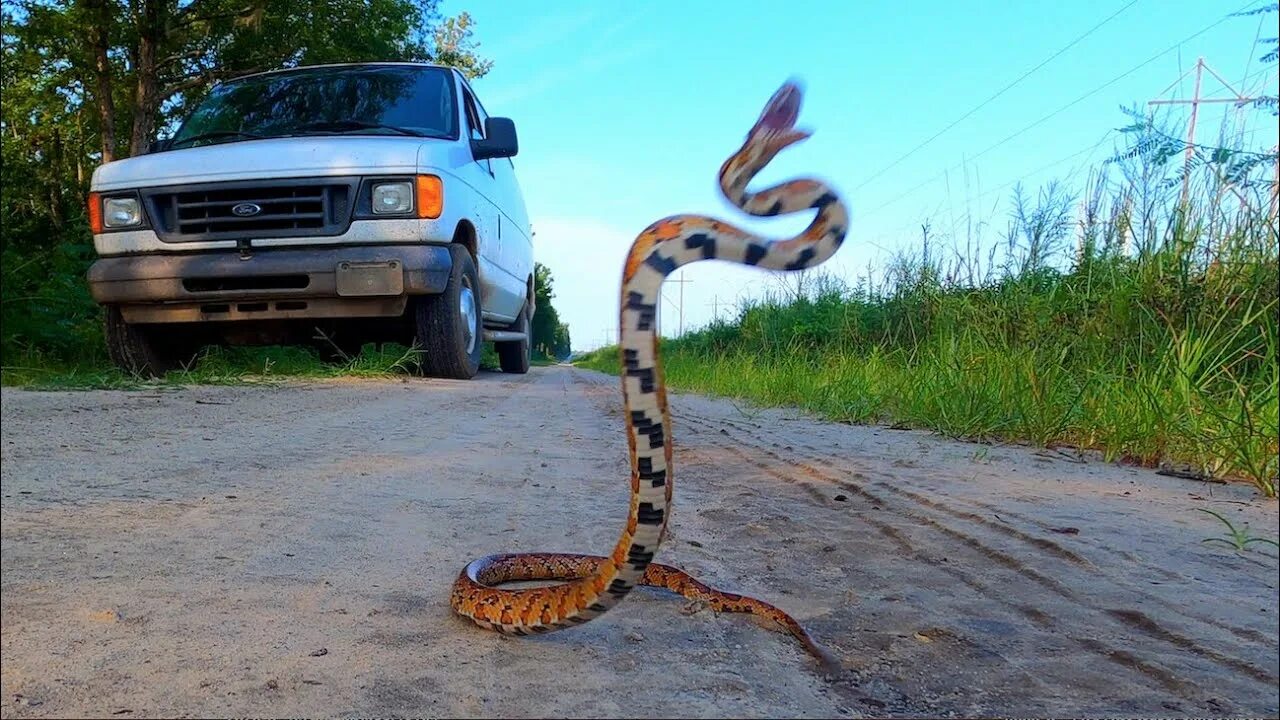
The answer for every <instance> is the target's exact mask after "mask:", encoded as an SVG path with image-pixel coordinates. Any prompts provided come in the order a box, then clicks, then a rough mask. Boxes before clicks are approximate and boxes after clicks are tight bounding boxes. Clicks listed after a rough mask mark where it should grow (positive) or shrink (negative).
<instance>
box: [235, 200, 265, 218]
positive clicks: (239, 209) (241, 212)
mask: <svg viewBox="0 0 1280 720" xmlns="http://www.w3.org/2000/svg"><path fill="white" fill-rule="evenodd" d="M260 212H262V207H261V206H259V205H255V204H253V203H240V204H239V205H234V206H232V208H231V214H232V215H235V216H236V217H253V216H254V215H257V214H258V213H260Z"/></svg>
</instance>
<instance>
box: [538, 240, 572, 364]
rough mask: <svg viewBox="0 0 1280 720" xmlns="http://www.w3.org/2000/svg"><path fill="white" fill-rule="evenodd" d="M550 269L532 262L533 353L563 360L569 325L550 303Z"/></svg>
mask: <svg viewBox="0 0 1280 720" xmlns="http://www.w3.org/2000/svg"><path fill="white" fill-rule="evenodd" d="M553 283H554V279H553V278H552V276H551V269H550V268H548V267H547V266H546V265H543V264H542V263H535V264H534V271H533V291H534V298H535V302H536V303H537V304H536V308H537V310H536V312H535V313H534V315H533V352H534V354H535V355H538V356H541V357H547V358H556V359H559V360H564V359H565V358H567V357H569V352H570V339H569V326H568V325H566V324H564V323H562V322H560V313H558V312H556V309H555V307H554V306H552V304H551V298H553V297H555V290H554V288H553V287H552V285H553Z"/></svg>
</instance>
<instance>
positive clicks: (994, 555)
mask: <svg viewBox="0 0 1280 720" xmlns="http://www.w3.org/2000/svg"><path fill="white" fill-rule="evenodd" d="M675 417H676V418H679V419H681V420H692V421H696V422H689V423H688V425H687V429H688V428H697V425H698V423H701V424H702V426H703V428H702V429H694V430H693V433H694V434H695V435H696V434H699V433H701V432H709V430H707V429H705V428H709V427H711V426H713V425H714V424H717V423H719V424H722V425H731V426H732V425H735V424H736V423H734V422H733V421H728V422H726V421H724V420H723V419H716V418H708V417H703V416H699V415H696V414H693V413H689V412H680V413H677V414H676V415H675ZM752 429H753V430H763V428H759V427H756V428H752ZM719 434H720V435H721V436H722V437H724V438H726V439H727V440H728V441H730V442H733V443H735V444H737V445H738V446H739V447H741V448H746V449H747V451H744V450H737V451H736V452H734V453H733V454H734V455H735V456H737V457H740V458H742V459H743V461H744V462H747V463H749V464H751V465H752V466H754V467H757V468H758V469H761V470H763V471H764V472H766V473H768V474H769V475H770V476H771V477H774V478H776V479H779V480H782V481H783V482H786V483H788V484H796V483H797V481H796V480H795V479H794V478H793V477H792V476H790V475H788V474H787V473H785V472H781V471H778V470H776V469H774V468H772V467H770V466H769V464H768V463H767V462H763V461H760V460H758V459H757V458H753V457H751V453H750V451H755V452H758V453H760V454H763V455H765V456H767V457H770V458H772V459H773V460H775V461H776V462H778V463H780V464H783V465H786V466H790V467H793V468H796V469H799V470H800V471H801V472H802V473H804V474H805V475H806V476H808V477H810V478H812V479H814V480H815V481H817V482H820V483H822V484H826V485H836V486H837V487H840V488H842V489H844V490H847V491H849V492H850V493H853V494H854V495H857V496H859V497H861V498H862V499H864V500H865V501H867V502H870V503H872V504H875V505H878V506H879V507H883V508H885V509H887V510H890V511H891V512H894V513H896V514H898V515H900V516H903V517H906V518H910V519H912V520H915V521H917V522H919V523H921V524H923V525H925V526H927V527H929V528H931V529H933V530H935V531H938V532H940V533H942V534H944V535H946V536H948V537H950V538H952V539H953V540H956V541H958V542H960V543H962V544H964V545H966V546H967V547H969V548H971V549H973V550H974V551H976V552H978V553H979V554H980V555H982V556H984V557H986V558H987V559H988V560H990V561H992V562H995V563H997V564H999V565H1002V566H1004V567H1006V568H1008V569H1009V570H1011V571H1013V572H1016V573H1018V574H1019V575H1021V576H1023V577H1026V578H1027V579H1030V580H1032V581H1033V582H1036V583H1037V584H1039V585H1041V586H1042V587H1044V588H1046V589H1047V590H1049V591H1050V592H1053V593H1054V594H1056V595H1058V596H1060V597H1062V598H1063V599H1066V600H1068V601H1070V602H1072V603H1074V604H1076V605H1077V606H1078V607H1080V608H1081V609H1083V610H1085V611H1086V612H1090V613H1091V614H1095V615H1098V616H1102V617H1109V618H1111V619H1112V620H1114V621H1117V622H1119V623H1122V624H1123V625H1125V626H1127V627H1130V628H1132V629H1135V630H1138V631H1141V632H1143V633H1144V634H1146V635H1148V636H1149V637H1151V638H1153V639H1156V640H1160V641H1163V642H1166V643H1169V644H1171V645H1173V646H1175V647H1177V648H1179V649H1181V650H1183V651H1186V652H1189V653H1191V654H1193V655H1196V656H1198V657H1202V658H1204V659H1207V660H1210V661H1212V662H1216V663H1218V664H1220V665H1223V666H1225V667H1228V668H1230V669H1232V670H1235V671H1237V672H1241V673H1243V674H1245V675H1247V676H1248V677H1250V678H1252V679H1254V680H1257V681H1259V682H1262V683H1270V682H1274V678H1273V677H1272V676H1271V675H1270V674H1269V673H1268V672H1267V671H1266V670H1264V669H1262V668H1258V667H1256V666H1254V665H1252V664H1250V663H1249V662H1247V661H1245V660H1242V659H1240V658H1236V657H1233V656H1230V655H1226V654H1224V653H1221V652H1218V651H1216V650H1213V649H1212V648H1207V647H1204V646H1203V645H1201V644H1199V643H1196V642H1195V641H1193V640H1191V639H1190V638H1187V637H1186V636H1183V635H1179V634H1178V633H1175V632H1173V631H1170V630H1168V629H1166V628H1164V627H1163V626H1161V625H1159V624H1158V623H1156V622H1155V621H1153V620H1151V619H1150V618H1149V617H1147V616H1145V615H1141V614H1139V615H1134V614H1133V613H1131V612H1129V611H1124V610H1117V609H1114V608H1106V607H1102V606H1099V605H1096V604H1093V603H1090V602H1087V601H1085V600H1083V599H1082V598H1081V597H1080V596H1079V595H1078V594H1077V593H1075V592H1074V591H1072V590H1071V589H1070V588H1068V587H1066V586H1065V585H1063V584H1062V583H1060V582H1059V581H1057V580H1055V579H1054V578H1052V577H1049V576H1048V575H1045V574H1044V573H1041V572H1039V571H1037V570H1034V569H1032V568H1030V567H1028V566H1027V565H1026V564H1025V563H1023V562H1022V561H1020V560H1018V559H1017V558H1016V557H1014V556H1013V555H1010V554H1009V553H1006V552H1003V551H1001V550H997V549H995V548H993V547H991V546H989V545H987V544H986V543H983V542H982V541H981V540H979V539H978V538H976V537H973V536H972V535H969V534H967V533H965V532H963V531H961V530H958V529H956V528H953V527H951V526H948V525H946V524H945V523H942V522H939V521H938V520H935V519H934V518H930V517H927V516H925V515H922V514H921V513H919V512H913V511H911V510H909V509H903V508H901V507H895V504H894V503H892V502H890V501H889V500H887V499H886V498H885V497H884V496H882V495H878V494H876V493H875V492H872V491H870V490H868V489H867V488H866V487H865V486H863V485H860V484H858V483H854V482H850V481H847V480H842V479H840V478H839V477H835V476H833V475H832V474H831V473H830V472H824V471H823V470H822V469H820V468H818V467H815V465H814V464H813V462H811V461H816V462H818V463H821V464H826V465H828V467H831V465H830V463H824V462H823V461H822V460H821V459H818V458H808V459H805V458H803V456H801V457H798V458H787V457H783V456H782V455H780V454H779V453H777V452H774V451H773V450H770V449H769V448H767V447H765V446H763V445H761V444H759V443H758V442H751V441H747V440H743V439H742V438H740V437H736V436H734V435H733V434H732V433H729V432H728V431H727V430H725V429H723V428H721V429H720V433H719ZM773 445H775V446H778V445H779V444H778V443H773ZM797 446H799V447H804V448H805V449H806V450H809V451H810V452H814V453H816V452H818V451H817V449H816V448H813V447H812V446H806V445H802V444H800V443H796V442H792V443H791V444H790V445H789V446H784V447H792V448H794V447H797ZM831 469H832V470H834V471H835V472H838V473H848V472H849V471H843V470H841V469H840V468H834V467H831ZM852 475H853V477H855V478H861V479H864V480H866V476H865V475H862V474H860V473H857V472H853V473H852ZM872 485H873V486H874V487H875V488H876V489H877V490H881V491H885V492H888V493H890V494H894V495H897V496H899V497H901V498H905V499H906V500H909V501H911V502H915V503H918V504H920V505H922V506H924V507H928V508H931V509H935V510H942V511H943V512H944V513H945V514H948V515H952V516H953V517H957V518H959V519H962V520H967V521H971V522H977V524H979V525H982V526H983V527H985V528H994V529H997V530H1000V531H1003V530H1014V529H1012V528H1006V527H1005V526H1001V525H998V524H996V523H993V522H991V521H989V520H987V519H986V518H983V517H981V516H978V515H976V514H975V513H969V512H965V511H954V512H947V511H948V510H953V509H952V508H949V507H947V506H945V505H944V504H942V503H939V502H937V501H933V500H931V499H928V498H924V497H923V496H921V495H919V494H918V493H914V492H911V491H905V490H902V489H900V488H895V487H893V486H891V485H888V484H886V483H883V482H879V483H872ZM810 496H811V497H814V498H815V499H818V498H820V502H821V503H822V504H823V505H824V506H826V507H830V505H829V503H828V502H827V499H826V496H825V495H822V494H821V493H817V494H814V493H810ZM921 500H924V502H921ZM975 518H976V520H975ZM859 519H860V520H862V521H865V522H867V523H868V524H870V525H872V526H873V527H876V528H877V529H878V530H880V532H882V533H883V534H886V535H887V536H892V535H894V534H896V536H897V537H896V538H895V540H896V541H898V542H899V543H900V544H901V543H902V542H906V544H907V546H908V547H909V548H910V550H911V551H912V552H913V555H914V556H915V557H916V558H917V559H920V560H923V561H925V562H929V564H931V565H934V566H935V567H939V568H940V569H942V570H943V571H944V572H947V573H948V574H951V575H953V576H955V577H957V579H959V580H961V581H962V582H964V583H965V584H966V585H967V586H969V587H971V588H973V589H975V590H978V591H980V592H982V594H983V595H985V596H986V597H988V598H990V599H993V600H996V601H997V602H1000V603H1001V604H1003V605H1005V606H1007V607H1009V608H1010V609H1013V610H1015V611H1017V612H1019V613H1021V614H1023V615H1024V616H1026V617H1028V618H1029V619H1031V620H1033V621H1034V622H1037V624H1041V625H1044V620H1045V618H1046V617H1047V616H1046V615H1045V614H1044V613H1043V612H1042V611H1038V610H1034V611H1032V612H1028V610H1029V608H1028V607H1026V606H1024V605H1022V604H1020V603H1014V602H1010V601H1008V600H1006V599H1005V597H1004V596H1003V594H1001V593H998V592H993V591H991V590H990V589H984V588H983V584H982V583H980V582H978V581H977V580H975V579H974V578H972V577H966V576H965V573H963V572H962V571H960V570H958V569H957V568H956V567H955V566H954V565H950V564H943V563H938V562H936V561H932V560H931V558H929V556H928V555H927V554H925V553H922V552H921V551H919V549H918V548H915V547H913V546H911V543H910V542H909V541H906V540H905V538H903V536H902V535H901V534H900V533H897V531H896V529H891V527H890V526H888V525H887V524H885V523H883V522H881V521H877V520H875V519H873V518H870V517H867V516H866V515H865V514H864V515H863V516H861V517H860V518H859ZM1005 534H1007V535H1009V536H1010V537H1014V538H1016V539H1019V540H1023V541H1029V542H1028V544H1029V545H1031V546H1032V547H1034V548H1036V549H1039V550H1044V551H1047V552H1048V554H1050V555H1053V556H1054V557H1057V558H1059V559H1062V560H1066V561H1068V562H1072V563H1073V564H1077V565H1081V566H1082V567H1083V569H1086V570H1087V571H1090V572H1091V574H1100V573H1098V571H1097V568H1096V566H1094V565H1093V564H1092V563H1089V562H1088V561H1087V560H1085V559H1083V558H1081V557H1079V556H1078V555H1075V554H1074V553H1072V552H1070V551H1069V550H1066V549H1065V548H1062V547H1061V546H1059V545H1057V544H1056V543H1053V542H1052V541H1049V540H1047V539H1043V538H1035V537H1034V536H1030V535H1027V534H1026V533H1021V532H1019V531H1014V532H1012V533H1005ZM1126 589H1129V588H1126ZM1147 598H1148V599H1150V600H1153V601H1157V602H1160V603H1162V604H1166V605H1171V604H1170V603H1167V602H1165V601H1163V600H1162V599H1160V598H1158V597H1156V596H1152V595H1147ZM1171 609H1173V610H1175V611H1176V610H1177V608H1171ZM1179 614H1180V615H1182V616H1183V617H1186V618H1188V619H1190V620H1193V621H1199V622H1205V623H1206V624H1210V625H1214V626H1222V627H1221V629H1227V630H1232V631H1240V630H1243V632H1242V633H1237V634H1238V635H1240V634H1243V635H1245V636H1249V635H1251V634H1252V631H1248V630H1244V629H1240V628H1234V627H1233V626H1225V624H1221V623H1218V622H1216V621H1213V620H1212V619H1208V618H1200V617H1198V616H1188V615H1186V614H1185V613H1181V612H1179ZM1063 634H1064V636H1066V637H1069V638H1070V639H1071V640H1072V641H1074V642H1076V643H1077V644H1078V645H1080V646H1081V647H1084V648H1086V649H1089V650H1091V651H1093V652H1094V653H1096V654H1098V655H1100V656H1102V657H1104V658H1105V659H1107V660H1109V661H1111V662H1113V663H1116V664H1118V665H1120V666H1122V667H1125V668H1128V669H1130V670H1133V671H1136V672H1139V673H1141V674H1143V675H1145V676H1148V677H1150V678H1152V679H1154V680H1156V681H1157V682H1159V683H1160V684H1161V685H1162V686H1164V687H1165V688H1166V689H1169V690H1174V691H1176V692H1178V693H1179V694H1180V695H1182V696H1183V697H1185V698H1186V699H1188V700H1196V701H1198V700H1200V699H1201V696H1202V692H1203V691H1202V690H1201V688H1199V687H1198V686H1196V685H1195V684H1194V683H1192V682H1190V681H1185V680H1181V679H1179V678H1177V676H1176V675H1175V674H1174V673H1173V672H1172V671H1170V670H1168V669H1167V668H1164V667H1162V666H1161V665H1159V664H1158V663H1156V662H1155V661H1151V660H1143V659H1141V658H1138V657H1137V656H1136V655H1134V654H1133V653H1130V652H1128V651H1125V650H1121V649H1118V648H1112V647H1109V646H1106V645H1105V644H1103V643H1100V642H1099V641H1097V640H1094V639H1091V638H1082V637H1075V636H1072V635H1070V634H1069V633H1065V632H1064V633H1063Z"/></svg>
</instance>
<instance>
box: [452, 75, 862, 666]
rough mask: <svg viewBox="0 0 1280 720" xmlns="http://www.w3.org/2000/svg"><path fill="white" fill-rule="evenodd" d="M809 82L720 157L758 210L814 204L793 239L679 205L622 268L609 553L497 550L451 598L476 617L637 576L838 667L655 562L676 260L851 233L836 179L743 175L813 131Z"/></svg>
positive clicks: (733, 187) (593, 591) (577, 607)
mask: <svg viewBox="0 0 1280 720" xmlns="http://www.w3.org/2000/svg"><path fill="white" fill-rule="evenodd" d="M800 99H801V91H800V87H799V85H798V84H796V83H795V82H793V81H789V82H787V83H785V84H784V85H783V86H782V87H781V88H779V89H778V91H777V92H776V93H774V95H773V97H772V98H770V100H769V102H768V104H767V105H766V106H765V109H764V111H763V112H762V113H761V115H760V118H759V120H757V122H756V124H755V125H754V126H753V127H752V128H751V131H750V132H749V133H748V134H747V138H746V141H745V142H744V143H743V145H742V147H741V148H739V149H738V151H737V152H735V153H734V154H733V155H731V156H730V157H729V159H728V160H726V161H725V163H724V165H723V166H721V168H720V188H721V190H722V191H723V192H724V194H725V196H726V197H727V198H728V199H729V200H730V201H731V202H732V203H733V204H734V205H736V206H738V207H739V208H741V209H743V210H744V211H746V212H747V213H750V214H751V215H756V216H774V215H781V214H785V213H794V212H801V211H804V210H816V211H817V213H816V215H815V216H814V218H813V221H812V222H810V224H809V226H808V227H807V228H806V229H805V230H804V231H803V232H801V233H800V234H799V235H797V236H796V237H794V238H790V239H785V240H769V239H767V238H763V237H760V236H757V235H753V234H751V233H748V232H746V231H744V230H741V229H739V228H736V227H733V226H731V225H729V224H727V223H724V222H721V221H718V220H714V219H712V218H708V217H704V216H700V215H677V216H673V217H668V218H665V219H663V220H659V221H658V222H656V223H654V224H652V225H650V226H649V227H648V228H646V229H645V230H644V232H642V233H640V235H639V237H637V238H636V240H635V242H634V243H632V245H631V250H630V252H629V253H628V255H627V260H626V264H625V266H624V268H623V272H622V292H621V308H620V321H619V346H620V348H619V350H620V353H621V355H622V395H623V401H624V413H625V421H626V430H627V441H628V447H629V449H630V458H631V508H630V513H629V514H628V517H627V525H626V528H625V529H624V530H623V532H622V536H621V537H620V538H619V539H618V543H617V545H615V546H614V548H613V553H612V554H611V555H608V556H596V555H577V554H562V553H518V554H500V555H489V556H486V557H483V558H480V559H478V560H475V561H473V562H471V563H470V564H468V565H467V566H466V567H465V568H463V570H462V573H461V574H460V575H459V576H458V579H457V581H456V582H455V583H454V585H453V592H452V596H451V598H450V603H451V604H452V606H453V609H454V610H455V611H456V612H457V613H458V614H460V615H462V616H464V617H467V618H470V619H471V620H473V621H474V622H475V623H476V624H477V625H480V626H481V627H484V628H489V629H493V630H497V631H499V632H502V633H509V634H514V635H527V634H530V633H542V632H547V631H550V630H556V629H560V628H565V627H571V626H574V625H581V624H583V623H585V622H588V621H589V620H592V619H593V618H597V617H599V616H600V615H602V614H604V613H605V612H607V611H608V610H609V609H611V608H612V607H614V606H615V605H617V604H618V603H620V602H622V600H623V599H624V598H625V597H626V596H627V595H628V594H629V593H630V592H631V590H632V589H634V588H635V586H636V585H651V586H655V587H662V588H666V589H668V590H672V591H675V592H678V593H680V594H681V595H684V596H685V597H688V598H690V599H693V600H698V601H702V602H705V603H706V604H707V605H708V607H710V608H711V609H712V610H715V611H718V612H741V613H750V614H753V615H758V616H761V617H765V618H769V619H771V620H773V621H775V622H777V623H778V624H779V625H780V626H781V627H782V628H783V629H785V630H786V631H788V632H790V633H791V634H792V635H794V636H795V637H796V638H797V639H798V640H799V641H800V642H801V643H802V644H803V645H804V646H805V648H806V649H807V650H808V651H809V652H810V653H812V654H813V655H814V656H816V657H817V658H818V660H819V661H821V662H822V664H823V667H824V669H826V670H828V671H830V670H834V669H835V668H836V667H838V666H837V663H836V661H835V660H834V658H833V657H832V656H831V655H830V654H828V653H827V652H826V651H824V650H823V649H822V648H821V647H819V646H818V645H817V643H815V642H814V641H813V639H812V638H811V637H810V636H809V634H808V633H807V632H805V630H804V628H802V627H801V626H800V624H799V623H798V622H796V620H795V619H794V618H792V617H791V616H790V615H788V614H787V613H785V612H783V611H782V610H780V609H778V608H776V607H774V606H772V605H769V604H768V603H765V602H763V601H760V600H756V599H755V598H749V597H743V596H741V595H734V594H732V593H727V592H722V591H719V590H715V589H713V588H709V587H707V586H706V585H703V584H702V583H700V582H698V581H697V580H695V579H693V578H692V577H690V576H689V575H687V574H685V573H684V572H682V571H680V570H677V569H676V568H673V567H669V566H666V565H660V564H657V563H654V562H653V557H654V554H655V553H657V551H658V546H659V544H660V543H661V541H662V538H663V535H664V533H665V531H666V527H667V521H668V519H669V517H670V511H671V492H672V481H673V479H674V477H673V469H672V464H671V415H670V413H669V412H668V410H667V392H666V386H665V385H664V383H663V377H662V366H661V363H660V362H659V358H658V343H657V335H656V330H655V320H656V315H657V306H658V300H659V290H660V289H661V287H662V283H663V281H664V280H665V279H666V277H667V276H668V275H670V274H671V273H672V272H673V271H674V270H675V269H676V268H678V267H680V266H682V265H688V264H689V263H693V262H697V261H699V260H726V261H729V262H737V263H742V264H745V265H754V266H757V267H761V268H767V269H771V270H803V269H806V268H811V267H813V266H815V265H818V264H820V263H823V262H825V261H826V260H827V259H828V258H830V257H831V256H832V255H833V254H835V252H836V250H837V249H839V247H840V244H841V243H842V242H843V241H844V236H845V231H846V230H847V228H848V212H847V210H846V209H845V207H844V205H843V204H842V203H841V202H840V199H839V198H838V197H837V196H836V194H835V192H833V191H832V190H831V188H829V187H827V186H826V185H824V184H823V183H821V182H819V181H817V180H810V179H799V180H791V181H789V182H785V183H781V184H779V185H775V186H773V187H770V188H767V189H764V190H761V191H759V192H749V191H748V190H747V184H748V183H749V182H750V181H751V179H752V178H753V177H754V176H755V175H756V174H757V173H758V172H760V170H761V169H762V168H764V167H765V166H766V165H767V164H769V162H770V161H771V160H773V158H774V156H776V155H777V154H778V152H780V151H781V150H782V149H784V148H786V147H787V146H789V145H792V144H794V143H796V142H799V141H801V140H804V139H805V138H807V137H809V133H807V132H805V131H803V130H798V129H796V127H795V121H796V119H797V117H798V115H799V112H800ZM525 580H560V581H563V582H560V583H559V584H555V585H550V586H546V587H533V588H520V589H507V588H501V587H497V586H498V585H501V584H503V583H509V582H516V581H525Z"/></svg>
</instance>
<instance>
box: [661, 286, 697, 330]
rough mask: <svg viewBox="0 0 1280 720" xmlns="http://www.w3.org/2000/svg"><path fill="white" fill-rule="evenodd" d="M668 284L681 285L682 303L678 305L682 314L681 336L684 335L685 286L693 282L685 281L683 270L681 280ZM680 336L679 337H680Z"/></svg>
mask: <svg viewBox="0 0 1280 720" xmlns="http://www.w3.org/2000/svg"><path fill="white" fill-rule="evenodd" d="M667 282H673V283H676V284H677V285H679V286H680V302H679V304H678V310H679V312H680V332H679V335H684V286H685V285H686V284H688V283H691V282H693V281H692V280H685V279H684V271H683V270H681V271H680V278H679V279H677V280H668V281H667ZM679 335H677V337H679Z"/></svg>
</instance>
